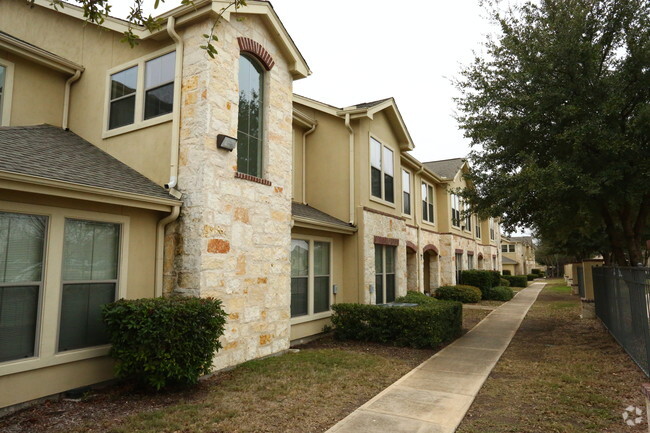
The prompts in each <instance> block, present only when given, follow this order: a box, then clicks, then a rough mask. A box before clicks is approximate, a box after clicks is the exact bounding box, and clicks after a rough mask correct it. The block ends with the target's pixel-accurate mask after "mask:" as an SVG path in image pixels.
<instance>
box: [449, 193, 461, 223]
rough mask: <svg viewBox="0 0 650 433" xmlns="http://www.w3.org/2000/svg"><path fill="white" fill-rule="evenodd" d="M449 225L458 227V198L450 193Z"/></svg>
mask: <svg viewBox="0 0 650 433" xmlns="http://www.w3.org/2000/svg"><path fill="white" fill-rule="evenodd" d="M451 225H452V226H455V227H460V198H459V197H458V195H456V194H451Z"/></svg>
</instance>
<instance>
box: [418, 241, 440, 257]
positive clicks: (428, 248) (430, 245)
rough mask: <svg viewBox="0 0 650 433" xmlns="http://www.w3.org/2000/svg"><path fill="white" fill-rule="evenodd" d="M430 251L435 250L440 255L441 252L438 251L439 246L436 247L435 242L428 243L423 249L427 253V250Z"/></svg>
mask: <svg viewBox="0 0 650 433" xmlns="http://www.w3.org/2000/svg"><path fill="white" fill-rule="evenodd" d="M429 251H433V252H434V253H436V254H438V255H440V252H439V251H438V247H436V246H435V245H433V244H428V245H426V246H425V247H424V248H423V249H422V253H426V252H429Z"/></svg>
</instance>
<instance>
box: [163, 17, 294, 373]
mask: <svg viewBox="0 0 650 433" xmlns="http://www.w3.org/2000/svg"><path fill="white" fill-rule="evenodd" d="M209 26H210V23H209V22H203V23H197V24H196V25H194V26H193V27H192V28H191V29H188V30H187V31H185V32H183V35H182V36H183V39H184V42H185V46H186V50H185V57H184V64H185V67H184V70H183V91H184V97H183V106H182V109H183V118H182V123H181V144H180V162H179V166H180V171H179V182H178V188H179V190H180V191H181V192H183V194H184V200H185V205H184V207H183V208H182V212H181V218H180V220H179V221H178V223H177V224H175V228H174V229H173V230H175V232H176V234H177V237H178V247H177V249H176V251H177V257H176V262H175V268H176V270H177V271H178V275H177V279H176V281H171V283H172V284H171V286H172V288H173V289H174V290H176V291H180V292H183V293H187V294H192V295H199V296H214V297H218V298H220V299H221V300H222V301H223V306H224V309H225V310H226V312H227V313H228V314H229V318H228V321H227V324H226V333H225V334H224V336H223V337H222V338H221V341H222V344H223V349H222V350H221V351H220V352H219V353H218V354H217V355H216V357H215V359H214V367H215V368H217V369H219V368H223V367H227V366H232V365H236V364H238V363H240V362H243V361H245V360H249V359H254V358H258V357H261V356H265V355H270V354H273V353H277V352H279V351H282V350H284V349H287V348H288V347H289V338H290V334H289V328H290V317H289V315H290V310H289V307H290V290H289V287H290V266H289V263H290V262H289V257H290V242H291V236H290V233H291V227H290V224H291V196H292V192H291V189H292V168H291V167H292V141H293V140H292V138H293V136H292V135H293V133H292V117H291V112H292V82H293V81H292V76H291V74H290V72H289V70H288V65H287V61H286V60H285V58H284V57H283V55H282V53H281V51H280V50H279V48H278V46H277V45H276V42H275V39H274V37H273V35H272V34H270V33H269V31H268V30H267V27H266V26H265V25H264V24H263V23H262V22H261V20H260V19H259V18H257V17H254V16H246V19H244V20H238V19H237V17H236V16H234V15H233V16H232V19H231V21H230V22H222V23H221V24H220V25H219V27H218V37H219V44H218V47H217V49H218V50H219V55H218V56H217V58H216V59H214V60H209V59H208V58H207V57H206V54H205V52H204V51H203V50H201V49H200V48H199V46H200V45H201V43H202V41H203V38H202V35H203V34H204V33H209ZM239 36H244V37H248V38H251V39H253V40H255V41H257V42H258V43H260V44H261V45H262V46H263V47H264V48H265V49H266V50H267V51H268V52H269V53H270V54H271V56H272V57H273V59H274V60H275V66H274V67H273V69H271V70H270V71H269V72H267V73H266V74H265V95H266V101H265V105H264V125H265V129H264V140H263V141H264V150H263V154H264V157H263V159H264V164H263V176H262V177H263V178H264V179H265V180H267V181H269V182H271V185H264V184H260V183H256V182H253V181H250V180H246V179H239V178H236V177H235V173H236V169H237V167H236V166H237V151H236V150H235V151H233V152H229V151H226V150H223V149H217V148H216V146H215V143H214V139H215V137H216V136H217V134H226V135H230V136H237V113H238V103H239V92H238V65H239V55H240V50H239V45H238V43H237V37H239ZM168 288H169V281H168Z"/></svg>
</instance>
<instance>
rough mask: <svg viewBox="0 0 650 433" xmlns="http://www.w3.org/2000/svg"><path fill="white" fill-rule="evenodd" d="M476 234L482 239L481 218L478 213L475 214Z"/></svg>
mask: <svg viewBox="0 0 650 433" xmlns="http://www.w3.org/2000/svg"><path fill="white" fill-rule="evenodd" d="M474 224H476V225H475V226H474V235H475V236H476V237H477V238H478V239H481V220H480V219H479V217H478V215H476V214H474Z"/></svg>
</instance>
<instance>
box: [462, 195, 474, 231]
mask: <svg viewBox="0 0 650 433" xmlns="http://www.w3.org/2000/svg"><path fill="white" fill-rule="evenodd" d="M461 203H462V207H463V214H464V215H463V217H462V219H463V220H464V221H463V223H464V226H465V229H464V230H465V231H466V232H468V233H472V214H471V213H470V212H469V203H468V202H467V201H465V200H463V201H461Z"/></svg>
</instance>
